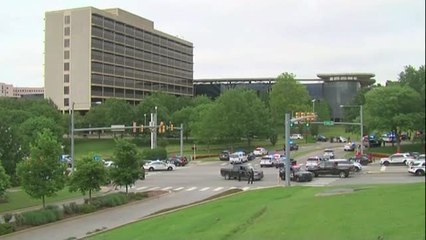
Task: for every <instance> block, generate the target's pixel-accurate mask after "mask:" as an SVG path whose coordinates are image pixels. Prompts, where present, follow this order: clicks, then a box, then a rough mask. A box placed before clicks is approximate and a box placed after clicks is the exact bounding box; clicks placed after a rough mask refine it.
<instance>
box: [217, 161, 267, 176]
mask: <svg viewBox="0 0 426 240" xmlns="http://www.w3.org/2000/svg"><path fill="white" fill-rule="evenodd" d="M250 169H253V171H254V180H261V179H262V178H263V171H262V170H256V169H255V168H253V166H251V165H247V164H235V165H232V166H229V167H225V168H221V169H220V175H222V177H224V178H225V179H228V180H229V179H239V180H241V179H247V178H248V176H249V171H250Z"/></svg>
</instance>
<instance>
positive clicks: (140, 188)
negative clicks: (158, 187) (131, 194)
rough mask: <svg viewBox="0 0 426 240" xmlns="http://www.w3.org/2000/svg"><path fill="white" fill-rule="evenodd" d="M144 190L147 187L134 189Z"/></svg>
mask: <svg viewBox="0 0 426 240" xmlns="http://www.w3.org/2000/svg"><path fill="white" fill-rule="evenodd" d="M146 188H148V187H138V188H136V190H138V191H140V190H144V189H146Z"/></svg>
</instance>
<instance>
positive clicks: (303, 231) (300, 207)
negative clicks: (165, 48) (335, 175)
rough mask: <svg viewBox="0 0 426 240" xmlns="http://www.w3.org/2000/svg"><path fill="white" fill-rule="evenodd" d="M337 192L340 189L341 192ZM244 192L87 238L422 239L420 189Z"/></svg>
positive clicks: (376, 187) (416, 186) (422, 186)
mask: <svg viewBox="0 0 426 240" xmlns="http://www.w3.org/2000/svg"><path fill="white" fill-rule="evenodd" d="M340 188H342V187H340ZM354 188H355V190H356V191H354V192H352V193H346V194H340V195H331V196H316V194H317V193H319V192H324V191H326V190H329V189H331V188H313V187H291V188H283V187H277V188H270V189H262V190H256V191H249V192H244V193H240V194H236V195H234V196H230V197H226V198H224V199H219V200H216V201H213V202H210V203H205V204H202V205H199V206H194V207H190V208H187V209H183V210H178V211H176V212H173V213H169V214H165V215H160V216H157V217H153V218H150V219H147V220H144V221H139V222H136V223H133V224H128V225H125V226H123V227H120V228H117V229H113V230H110V231H107V232H104V233H100V234H97V235H95V236H92V237H90V238H89V239H103V240H107V239H134V240H137V239H203V240H209V239H212V240H216V239H223V240H225V239H226V240H231V239H235V240H239V239H241V240H247V239H255V240H259V239H319V240H321V239H327V240H328V239H338V240H340V239H348V240H350V239H354V240H358V239H374V240H375V239H384V240H391V239H410V240H416V239H419V240H420V239H421V240H423V239H425V228H424V226H425V184H424V183H419V184H401V185H372V186H357V187H354Z"/></svg>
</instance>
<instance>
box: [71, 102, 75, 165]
mask: <svg viewBox="0 0 426 240" xmlns="http://www.w3.org/2000/svg"><path fill="white" fill-rule="evenodd" d="M71 172H74V102H72V103H71Z"/></svg>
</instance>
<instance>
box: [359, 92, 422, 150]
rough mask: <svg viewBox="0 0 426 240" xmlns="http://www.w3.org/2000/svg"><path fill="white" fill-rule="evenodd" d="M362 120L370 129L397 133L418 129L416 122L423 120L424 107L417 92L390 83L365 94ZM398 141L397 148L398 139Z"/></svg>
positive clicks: (419, 122) (420, 122)
mask: <svg viewBox="0 0 426 240" xmlns="http://www.w3.org/2000/svg"><path fill="white" fill-rule="evenodd" d="M365 100H366V104H365V110H364V116H365V117H364V122H365V124H366V125H367V126H368V128H369V129H371V130H378V131H384V132H388V131H390V130H394V131H395V132H397V133H398V135H399V134H400V133H401V131H407V130H410V129H419V126H418V124H423V126H424V121H425V114H424V108H423V109H422V106H421V105H419V104H413V103H417V102H420V101H421V96H420V94H419V93H418V92H416V91H415V90H413V89H412V88H411V87H408V86H399V85H391V86H387V87H377V88H374V89H372V90H371V91H369V92H368V93H367V94H366V95H365ZM397 139H398V141H397V143H398V150H399V148H400V141H399V138H397Z"/></svg>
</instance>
